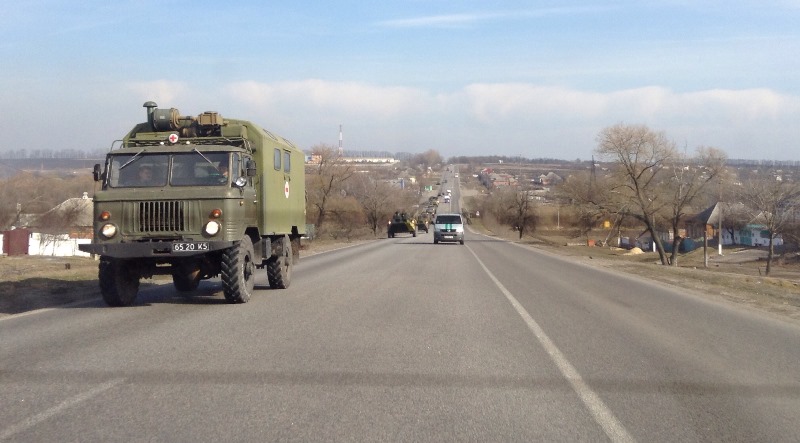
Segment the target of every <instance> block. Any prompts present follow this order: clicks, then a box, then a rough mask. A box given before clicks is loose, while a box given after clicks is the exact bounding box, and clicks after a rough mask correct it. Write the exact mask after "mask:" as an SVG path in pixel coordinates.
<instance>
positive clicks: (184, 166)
mask: <svg viewBox="0 0 800 443" xmlns="http://www.w3.org/2000/svg"><path fill="white" fill-rule="evenodd" d="M228 168H229V162H228V153H227V152H204V153H202V154H201V153H200V152H187V153H181V154H174V155H173V156H172V178H171V179H170V183H171V184H172V185H173V186H216V185H219V186H222V185H225V184H228V183H230V182H229V180H230V177H229V174H228Z"/></svg>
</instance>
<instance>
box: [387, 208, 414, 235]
mask: <svg viewBox="0 0 800 443" xmlns="http://www.w3.org/2000/svg"><path fill="white" fill-rule="evenodd" d="M402 232H408V233H409V234H411V235H412V236H414V237H416V236H417V224H416V222H415V221H414V217H409V216H408V215H407V214H406V213H405V212H395V213H394V215H393V216H392V219H391V220H389V224H388V225H387V226H386V233H387V235H388V237H389V238H394V236H395V234H399V233H402Z"/></svg>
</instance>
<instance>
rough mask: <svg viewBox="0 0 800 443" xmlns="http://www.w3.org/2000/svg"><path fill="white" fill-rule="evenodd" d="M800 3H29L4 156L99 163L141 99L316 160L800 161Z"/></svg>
mask: <svg viewBox="0 0 800 443" xmlns="http://www.w3.org/2000/svg"><path fill="white" fill-rule="evenodd" d="M798 73H800V0H752V1H749V0H738V1H737V0H728V1H713V0H712V1H702V0H694V1H692V0H685V1H684V0H673V1H648V0H631V1H627V0H620V1H614V0H610V1H602V2H590V1H574V0H563V1H491V0H485V1H475V0H463V1H455V0H403V1H392V0H383V1H321V0H320V1H316V0H313V1H302V0H301V1H266V2H265V1H240V2H237V1H235V0H234V1H229V2H220V1H214V2H211V1H205V0H192V1H186V0H171V1H168V2H166V1H150V0H120V1H113V2H109V1H107V0H104V1H94V0H87V1H81V2H75V1H69V2H66V1H64V2H62V1H45V0H43V1H37V0H31V1H21V2H16V3H13V4H9V5H6V6H4V7H3V13H2V14H0V104H2V114H0V115H1V117H0V133H2V137H1V138H0V153H2V151H9V150H19V149H23V148H24V149H26V150H28V151H34V150H38V149H79V150H98V149H100V150H105V149H108V148H110V147H111V144H112V142H113V141H114V140H117V139H121V138H122V137H123V136H124V135H125V133H127V131H128V130H130V128H132V127H133V126H134V124H136V123H139V122H142V121H145V109H144V108H143V107H142V105H143V104H144V102H146V101H149V100H152V101H155V102H156V103H157V104H158V105H159V107H161V108H177V109H178V110H179V111H180V113H181V114H182V115H198V114H200V113H202V112H205V111H217V112H219V113H220V114H221V115H222V116H223V117H230V118H239V119H245V120H250V121H253V122H254V123H257V124H259V125H260V126H262V127H264V128H266V129H268V130H270V131H271V132H273V133H276V134H279V135H281V136H283V137H285V138H287V139H289V140H291V141H293V142H294V143H295V144H296V145H297V146H299V147H300V148H302V149H305V150H308V149H311V148H312V147H314V146H318V145H328V146H333V147H335V146H338V143H339V127H340V125H341V127H342V129H343V147H344V148H345V149H346V150H353V151H389V152H411V153H418V152H419V153H421V152H425V151H427V150H430V149H433V150H436V151H438V152H439V153H440V154H441V155H442V156H444V157H445V158H448V157H452V156H478V155H505V156H514V157H516V156H522V157H525V158H555V159H563V160H575V159H582V160H588V159H590V158H591V157H592V155H593V151H594V149H595V148H596V146H597V135H598V134H599V133H600V131H602V130H603V129H604V128H606V127H609V126H613V125H616V124H620V123H622V124H631V125H646V126H647V127H649V128H650V129H652V130H655V131H663V132H664V133H665V134H666V135H667V137H668V138H669V139H671V140H673V141H674V142H675V143H676V145H677V146H678V147H679V148H680V149H683V150H685V151H686V152H687V154H690V155H691V153H692V152H694V150H695V149H696V148H697V147H700V146H713V147H716V148H719V149H721V150H723V151H724V152H725V153H726V154H727V156H728V157H729V158H732V159H754V160H800V78H798Z"/></svg>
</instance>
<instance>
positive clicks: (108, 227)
mask: <svg viewBox="0 0 800 443" xmlns="http://www.w3.org/2000/svg"><path fill="white" fill-rule="evenodd" d="M100 235H102V236H103V237H105V238H112V237H114V236H115V235H117V227H116V226H115V225H114V224H112V223H106V224H104V225H103V226H101V227H100Z"/></svg>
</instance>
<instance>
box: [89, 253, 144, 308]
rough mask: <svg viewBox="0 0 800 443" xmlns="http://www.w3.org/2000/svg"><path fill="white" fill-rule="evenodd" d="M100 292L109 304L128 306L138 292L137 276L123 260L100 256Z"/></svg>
mask: <svg viewBox="0 0 800 443" xmlns="http://www.w3.org/2000/svg"><path fill="white" fill-rule="evenodd" d="M98 280H99V281H100V294H102V296H103V300H104V301H105V302H106V304H108V305H109V306H114V307H119V306H130V305H132V304H133V301H134V300H136V294H137V293H138V292H139V276H138V275H137V274H136V273H135V272H134V271H133V270H132V269H131V267H130V266H125V262H124V261H123V260H115V259H113V258H109V257H100V266H99V270H98Z"/></svg>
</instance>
